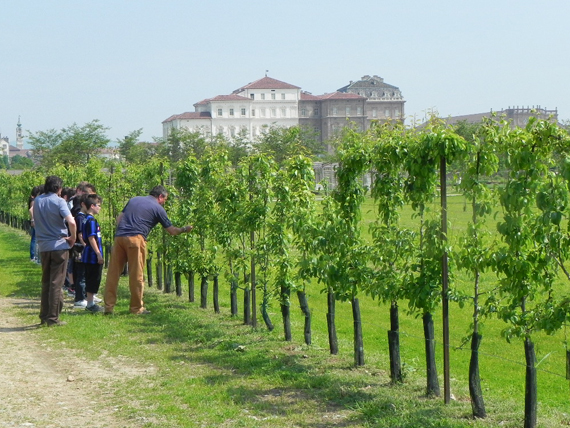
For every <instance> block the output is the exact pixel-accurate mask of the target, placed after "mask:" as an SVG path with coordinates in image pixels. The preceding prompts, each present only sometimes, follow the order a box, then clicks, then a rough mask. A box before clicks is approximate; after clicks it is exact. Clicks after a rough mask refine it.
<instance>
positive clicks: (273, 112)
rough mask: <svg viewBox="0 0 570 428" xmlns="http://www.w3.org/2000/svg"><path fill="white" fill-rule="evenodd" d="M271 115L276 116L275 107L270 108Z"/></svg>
mask: <svg viewBox="0 0 570 428" xmlns="http://www.w3.org/2000/svg"><path fill="white" fill-rule="evenodd" d="M272 95H274V94H272ZM271 117H277V109H275V108H272V109H271Z"/></svg>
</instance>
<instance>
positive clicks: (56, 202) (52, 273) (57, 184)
mask: <svg viewBox="0 0 570 428" xmlns="http://www.w3.org/2000/svg"><path fill="white" fill-rule="evenodd" d="M62 187H63V181H62V180H61V178H59V177H57V176H55V175H50V176H49V177H47V178H46V181H45V184H44V193H43V194H42V195H39V196H37V197H36V199H35V201H34V208H33V213H34V222H35V228H36V240H37V242H38V246H39V249H40V256H41V257H40V258H41V263H42V296H41V307H40V323H41V325H47V326H48V327H51V326H59V325H65V324H66V323H65V322H64V321H60V319H59V315H60V314H61V310H62V308H63V291H62V288H63V284H64V282H65V275H66V271H67V261H68V259H69V249H70V248H71V247H73V245H74V244H75V239H76V236H77V229H76V226H75V220H74V219H73V216H72V215H71V212H70V211H69V207H68V206H67V203H66V202H65V200H63V199H62V198H61V197H60V194H61V189H62ZM66 223H67V225H66ZM68 227H69V233H68V230H67V229H68Z"/></svg>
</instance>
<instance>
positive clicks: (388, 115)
mask: <svg viewBox="0 0 570 428" xmlns="http://www.w3.org/2000/svg"><path fill="white" fill-rule="evenodd" d="M384 116H386V117H390V109H389V108H387V109H386V110H385V111H384Z"/></svg>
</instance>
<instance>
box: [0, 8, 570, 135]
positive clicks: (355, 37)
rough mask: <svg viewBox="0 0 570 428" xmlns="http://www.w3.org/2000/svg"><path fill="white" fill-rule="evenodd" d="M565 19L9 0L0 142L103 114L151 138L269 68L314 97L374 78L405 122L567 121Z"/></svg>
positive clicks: (558, 12) (0, 79)
mask: <svg viewBox="0 0 570 428" xmlns="http://www.w3.org/2000/svg"><path fill="white" fill-rule="evenodd" d="M569 21H570V1H568V0H544V1H537V0H533V1H531V0H505V1H503V0H494V1H489V0H478V1H464V0H442V1H438V0H434V1H430V2H428V1H420V0H392V1H385V0H372V1H371V0H361V1H359V2H354V1H340V0H311V1H306V0H305V1H299V0H286V1H285V0H267V1H265V0H251V1H250V0H241V1H230V0H201V1H194V0H186V1H183V0H161V1H155V0H136V1H135V0H132V1H126V0H97V1H94V0H93V1H87V0H75V1H72V0H35V1H34V0H0V133H1V134H2V135H3V136H8V137H9V138H10V141H11V142H12V143H14V142H15V126H16V123H17V120H18V116H21V118H22V124H23V128H24V130H25V131H32V132H37V131H45V130H48V129H52V128H55V129H61V128H64V127H67V126H69V125H71V124H73V123H77V124H78V125H83V124H85V123H86V122H89V121H91V120H93V119H99V120H100V121H101V122H102V123H103V124H104V125H105V126H108V127H110V128H111V129H110V130H109V131H108V135H109V137H110V138H111V139H112V140H113V141H115V140H116V139H117V138H122V137H123V136H125V135H126V134H128V133H129V132H131V131H133V130H136V129H139V128H143V139H145V140H148V141H150V140H152V137H155V136H157V137H158V136H161V135H162V125H161V122H162V121H163V120H164V119H166V118H167V117H169V116H170V115H172V114H179V113H183V112H185V111H193V110H194V107H193V104H194V103H195V102H197V101H200V100H202V99H204V98H209V97H213V96H216V95H221V94H228V93H230V92H232V91H233V90H234V89H237V88H239V87H241V86H243V85H245V84H247V83H249V82H252V81H254V80H257V79H259V78H261V77H263V76H264V74H265V70H269V73H268V75H269V76H270V77H273V78H275V79H279V80H282V81H285V82H287V83H291V84H294V85H297V86H300V87H301V88H302V89H303V90H306V91H309V92H311V93H313V94H323V93H326V92H333V91H335V90H336V89H338V88H341V87H342V86H344V85H346V84H348V83H349V81H351V80H357V79H359V78H360V77H361V76H363V75H366V74H368V75H374V74H376V75H378V76H380V77H383V78H384V80H385V82H387V83H390V84H392V85H395V86H398V87H399V88H400V90H401V91H402V94H403V95H404V98H405V99H406V101H407V102H406V106H405V113H406V116H407V117H412V116H414V115H416V117H418V118H422V117H424V115H425V113H426V111H429V110H432V109H435V110H437V111H438V112H439V113H440V115H443V116H448V115H461V114H470V113H480V112H485V111H489V110H490V109H493V110H500V109H501V108H507V107H509V106H517V105H518V106H533V105H540V106H543V107H547V108H549V109H554V108H556V107H557V108H558V113H559V117H560V119H562V120H567V119H570V84H569V83H568V78H569V77H570V56H569V50H570V49H569V46H568V45H569V42H570V23H569ZM407 122H408V123H410V122H411V119H409V118H408V119H407Z"/></svg>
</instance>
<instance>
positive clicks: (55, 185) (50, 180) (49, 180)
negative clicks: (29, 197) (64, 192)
mask: <svg viewBox="0 0 570 428" xmlns="http://www.w3.org/2000/svg"><path fill="white" fill-rule="evenodd" d="M62 187H63V180H62V179H61V178H59V177H58V176H57V175H49V176H47V177H46V182H45V184H44V193H57V192H58V191H59V189H61V188H62Z"/></svg>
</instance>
